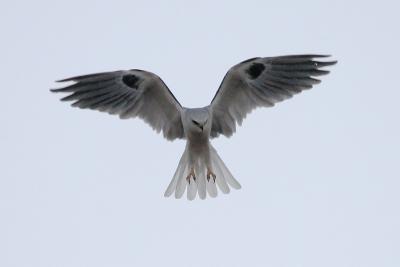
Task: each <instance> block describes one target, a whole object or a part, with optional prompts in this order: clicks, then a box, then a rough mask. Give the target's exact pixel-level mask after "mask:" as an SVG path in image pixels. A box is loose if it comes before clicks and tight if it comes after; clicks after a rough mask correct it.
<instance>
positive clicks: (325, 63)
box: [315, 60, 337, 68]
mask: <svg viewBox="0 0 400 267" xmlns="http://www.w3.org/2000/svg"><path fill="white" fill-rule="evenodd" d="M336 63H337V60H334V61H315V64H317V65H316V66H317V67H318V68H322V67H327V66H333V65H335V64H336Z"/></svg>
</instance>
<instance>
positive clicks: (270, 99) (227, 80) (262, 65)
mask: <svg viewBox="0 0 400 267" xmlns="http://www.w3.org/2000/svg"><path fill="white" fill-rule="evenodd" d="M323 57H327V56H324V55H293V56H280V57H265V58H252V59H248V60H246V61H243V62H241V63H239V64H237V65H235V66H233V67H232V68H231V69H230V70H229V71H228V73H227V74H226V75H225V77H224V79H223V81H222V83H221V85H220V87H219V89H218V91H217V93H216V94H215V96H214V98H213V100H212V101H211V104H210V108H211V110H212V116H213V119H212V128H211V137H217V136H218V135H220V134H223V135H225V136H228V137H229V136H231V135H232V134H233V133H234V132H235V131H236V123H237V124H239V125H241V124H242V121H243V119H244V118H245V117H246V115H247V114H248V113H250V112H251V111H252V110H253V109H255V108H257V107H272V106H273V105H274V104H275V103H277V102H280V101H283V100H285V99H288V98H291V97H292V96H293V95H295V94H297V93H300V92H301V91H303V90H306V89H310V88H312V87H313V85H315V84H318V83H320V80H317V79H315V78H313V77H314V76H320V75H325V74H328V73H329V71H327V70H321V69H320V68H321V67H326V66H330V65H334V64H336V61H324V62H321V61H316V60H314V59H315V58H323Z"/></svg>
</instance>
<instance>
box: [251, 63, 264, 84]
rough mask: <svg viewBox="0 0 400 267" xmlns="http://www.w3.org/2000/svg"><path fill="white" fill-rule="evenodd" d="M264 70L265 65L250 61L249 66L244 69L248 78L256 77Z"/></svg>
mask: <svg viewBox="0 0 400 267" xmlns="http://www.w3.org/2000/svg"><path fill="white" fill-rule="evenodd" d="M264 70H265V66H264V65H263V64H261V63H252V64H251V65H250V67H249V68H248V69H247V70H246V73H247V74H249V76H250V79H252V80H254V79H257V77H258V76H260V74H261V73H262V72H263V71H264Z"/></svg>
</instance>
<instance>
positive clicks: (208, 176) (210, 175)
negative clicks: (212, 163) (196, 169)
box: [207, 168, 217, 183]
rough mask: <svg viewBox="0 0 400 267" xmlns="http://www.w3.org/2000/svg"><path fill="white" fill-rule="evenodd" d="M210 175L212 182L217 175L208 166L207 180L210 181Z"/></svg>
mask: <svg viewBox="0 0 400 267" xmlns="http://www.w3.org/2000/svg"><path fill="white" fill-rule="evenodd" d="M210 177H212V178H213V180H214V183H215V179H216V178H217V176H216V175H215V173H213V172H212V170H211V169H210V168H207V181H208V182H209V181H210Z"/></svg>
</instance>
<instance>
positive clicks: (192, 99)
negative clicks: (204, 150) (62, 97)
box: [0, 0, 400, 267]
mask: <svg viewBox="0 0 400 267" xmlns="http://www.w3.org/2000/svg"><path fill="white" fill-rule="evenodd" d="M399 8H400V7H399V4H397V1H365V0H364V1H335V2H333V1H308V0H303V1H237V2H234V1H202V2H201V4H200V3H194V2H192V3H189V1H146V2H144V1H143V2H138V1H112V2H111V1H108V2H104V1H74V0H70V1H63V2H57V1H3V2H1V3H0V30H1V31H0V32H1V42H0V55H1V64H0V69H1V73H2V84H1V92H2V94H1V97H2V105H1V111H2V112H1V113H0V123H1V131H0V145H1V150H0V162H1V163H0V164H1V168H0V266H4V267H8V266H10V267H11V266H16V267H22V266H27V267H28V266H29V267H30V266H34V267H36V266H38V267H47V266H48V267H53V266H56V267H58V266H74V267H75V266H96V267H102V266H117V267H118V266H145V267H146V266H177V267H180V266H185V267H187V266H189V267H192V266H193V267H197V266H212V267H213V266H215V267H220V266H230V267H236V266H253V267H257V266H281V267H286V266H287V267H289V266H295V267H300V266H304V267H306V266H307V267H321V266H324V267H331V266H332V267H337V266H341V267H346V266H362V267H368V266H371V267H372V266H390V267H392V266H393V267H395V266H400V253H399V252H400V213H399V203H400V194H399V190H400V181H399V180H400V170H399V166H400V156H399V150H400V139H399V136H400V126H399V115H400V107H399V104H398V103H399V98H400V90H399V83H398V77H399V67H398V62H399V59H400V57H399V55H400V54H399V47H400V38H399V29H398V27H399V25H400V19H399V15H398V11H399ZM295 53H323V54H325V53H329V54H332V55H333V56H334V59H337V60H339V64H338V65H337V66H335V67H333V68H332V73H331V74H330V75H329V76H326V77H324V78H323V82H322V83H321V84H320V85H319V86H317V87H315V88H314V89H313V90H311V91H307V92H305V93H303V94H301V95H299V96H296V97H294V98H293V99H291V100H289V101H286V102H284V103H281V104H279V105H277V106H276V107H274V108H272V109H263V110H261V109H260V110H256V111H255V112H253V113H252V114H251V115H250V116H248V118H247V119H246V120H245V122H244V123H243V127H241V128H240V129H239V130H238V132H237V134H235V135H234V136H233V137H232V138H230V139H226V138H220V139H218V140H215V141H213V144H214V146H215V147H216V148H217V150H218V151H219V154H220V156H221V157H222V159H223V160H224V161H225V163H226V164H227V166H228V167H229V168H230V169H231V171H232V172H233V174H234V175H235V177H236V178H237V180H239V182H240V183H241V184H242V187H243V188H242V189H241V190H239V191H233V192H232V193H231V194H229V195H222V196H219V197H218V198H216V199H207V200H206V201H200V200H195V201H193V202H189V201H187V200H186V199H181V200H175V199H174V198H170V199H165V198H164V197H163V193H164V190H165V188H166V186H167V185H168V183H169V181H170V179H171V177H172V175H173V172H174V170H175V168H176V166H177V163H178V160H179V158H180V156H181V154H182V152H183V149H184V142H182V141H178V142H174V143H171V142H167V141H165V140H164V139H162V138H161V136H160V135H157V134H156V133H154V132H153V131H152V130H151V129H150V127H148V126H147V125H146V124H145V123H143V122H142V121H140V120H125V121H121V120H119V119H118V118H117V117H112V116H109V115H107V114H104V113H99V112H95V111H88V110H79V109H73V108H71V107H69V105H67V104H65V103H60V102H59V101H58V98H59V95H53V94H50V93H49V91H48V89H49V88H51V87H54V86H55V84H54V83H53V81H54V80H56V79H61V78H65V77H69V76H73V75H79V74H87V73H93V72H99V71H109V70H118V69H130V68H140V69H146V70H150V71H152V72H155V73H157V74H158V75H160V76H161V77H162V79H163V80H164V81H165V82H166V83H167V85H168V86H169V87H170V89H171V90H172V91H173V93H174V94H175V96H176V97H177V98H178V100H179V101H180V102H181V103H182V104H183V105H184V106H188V107H196V106H204V105H206V104H208V103H209V101H210V100H211V98H212V96H213V95H214V93H215V91H216V90H217V88H218V86H219V84H220V82H221V80H222V78H223V76H224V74H225V73H226V71H227V70H228V68H229V67H231V66H232V65H234V64H236V63H238V62H240V61H242V60H244V59H247V58H250V57H254V56H277V55H283V54H295ZM261 140H264V141H262V142H261V143H260V141H261Z"/></svg>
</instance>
